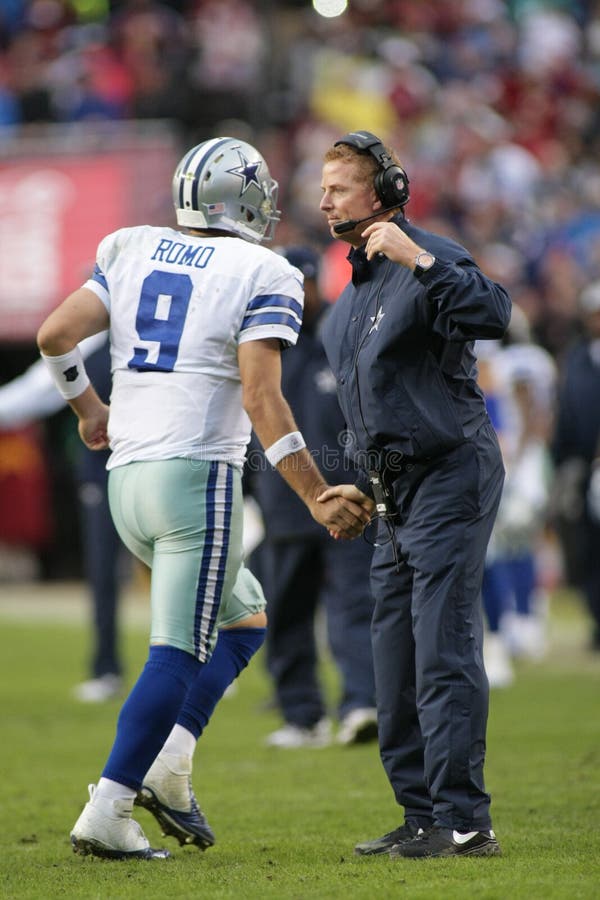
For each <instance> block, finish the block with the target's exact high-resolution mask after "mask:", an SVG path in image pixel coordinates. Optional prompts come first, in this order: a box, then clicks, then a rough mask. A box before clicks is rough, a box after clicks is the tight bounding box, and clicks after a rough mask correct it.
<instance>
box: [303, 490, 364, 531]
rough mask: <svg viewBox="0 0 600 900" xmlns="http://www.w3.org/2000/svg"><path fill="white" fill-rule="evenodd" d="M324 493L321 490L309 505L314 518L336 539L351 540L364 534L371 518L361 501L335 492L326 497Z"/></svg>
mask: <svg viewBox="0 0 600 900" xmlns="http://www.w3.org/2000/svg"><path fill="white" fill-rule="evenodd" d="M328 490H329V489H328ZM324 493H325V492H323V491H320V492H319V495H318V497H317V498H316V500H315V502H313V503H311V504H310V506H309V508H310V511H311V514H312V516H313V518H314V519H316V521H317V522H319V523H320V524H321V525H324V526H325V528H327V530H328V531H329V534H330V535H331V536H332V537H334V538H336V539H337V538H342V539H344V540H351V539H352V538H355V537H358V535H359V534H362V532H363V529H364V527H365V525H366V524H367V522H368V521H369V518H370V517H369V514H368V513H367V512H366V511H365V509H363V507H362V506H361V505H360V504H359V503H355V502H354V501H353V500H351V499H349V498H345V497H341V496H338V495H337V494H335V493H333V494H331V496H330V497H329V498H324Z"/></svg>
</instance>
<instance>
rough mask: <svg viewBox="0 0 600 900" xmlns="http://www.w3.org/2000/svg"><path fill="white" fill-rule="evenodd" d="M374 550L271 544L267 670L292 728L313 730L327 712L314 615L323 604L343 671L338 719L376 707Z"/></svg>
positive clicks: (318, 542) (264, 562)
mask: <svg viewBox="0 0 600 900" xmlns="http://www.w3.org/2000/svg"><path fill="white" fill-rule="evenodd" d="M372 552H373V551H372V548H371V547H370V546H369V545H368V544H367V543H366V542H365V541H363V540H362V539H358V540H356V541H334V540H333V539H332V538H330V537H329V536H327V535H325V534H324V535H323V537H322V538H321V537H315V538H298V539H296V540H289V541H276V542H275V541H269V540H267V541H265V542H264V544H263V545H262V546H261V548H260V569H259V571H260V576H259V577H260V580H261V582H262V586H263V589H264V592H265V597H266V598H267V616H268V620H269V624H268V628H267V638H266V651H267V667H268V670H269V674H270V675H271V677H272V679H273V683H274V687H275V692H276V698H277V702H278V704H279V707H280V709H281V712H282V714H283V717H284V718H285V720H286V722H290V723H293V724H294V725H300V726H301V727H310V726H312V725H314V724H315V723H316V722H318V721H319V719H321V718H322V717H323V716H324V715H325V712H326V709H325V700H324V696H323V691H322V688H321V684H320V680H319V673H318V651H317V643H316V639H315V613H316V611H317V608H318V606H319V604H322V606H323V608H324V610H325V613H326V620H327V637H328V643H329V648H330V650H331V654H332V656H333V659H334V661H335V664H336V667H337V669H338V674H339V678H340V687H341V697H340V700H339V705H338V715H339V717H340V718H343V717H344V716H345V715H346V714H347V713H348V712H350V711H351V710H352V709H358V708H361V707H374V706H375V681H374V674H373V659H372V654H371V640H370V628H371V617H372V615H373V599H372V596H371V592H370V587H369V569H370V564H371V558H372Z"/></svg>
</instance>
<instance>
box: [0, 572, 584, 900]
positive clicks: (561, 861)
mask: <svg viewBox="0 0 600 900" xmlns="http://www.w3.org/2000/svg"><path fill="white" fill-rule="evenodd" d="M125 613H126V615H125V644H126V656H127V660H128V667H129V672H130V674H131V677H132V678H133V676H134V674H135V673H136V672H137V670H138V668H139V667H140V666H141V664H142V661H143V659H144V657H145V634H146V632H145V619H146V609H145V607H144V605H143V602H142V601H140V600H139V598H135V597H134V598H130V599H129V600H128V602H127V606H126V610H125ZM0 625H1V628H2V653H1V654H0V692H1V709H2V718H1V721H2V727H1V749H0V758H1V760H2V766H1V772H2V786H1V788H0V809H1V810H2V816H1V823H2V828H1V833H0V897H1V898H2V900H4V898H10V900H12V898H40V900H46V898H57V897H64V898H102V900H112V898H115V900H117V898H118V900H121V898H147V897H152V898H154V897H156V898H240V900H245V898H259V897H260V898H271V897H272V898H281V900H284V898H285V900H287V898H293V900H301V898H348V900H353V898H364V900H379V898H396V897H399V898H409V900H412V898H427V900H437V898H440V900H454V898H461V900H463V898H465V897H476V898H477V900H518V898H524V900H530V898H533V900H537V898H570V900H575V898H590V900H592V898H594V900H597V898H600V832H599V826H600V658H599V657H598V656H596V657H593V656H592V655H591V654H589V653H588V652H587V651H586V649H585V644H586V638H587V628H586V624H585V622H584V620H583V618H582V616H581V612H580V610H579V606H578V604H577V602H576V601H575V599H574V598H573V597H571V596H569V595H562V596H560V597H556V598H554V599H553V602H552V605H551V621H550V626H551V632H550V634H551V649H550V653H549V655H548V657H547V658H546V659H545V660H544V661H543V662H541V663H537V664H532V663H529V664H525V663H523V664H521V665H520V666H519V670H518V678H517V681H516V683H515V685H514V686H513V687H511V688H509V689H506V690H504V691H497V692H494V693H493V695H492V702H491V715H490V727H489V740H488V764H487V782H488V788H489V789H490V791H491V793H492V795H493V798H494V802H493V813H494V826H495V829H496V832H497V834H498V837H499V840H500V841H501V844H502V847H503V851H504V855H503V857H501V858H498V859H495V858H491V859H479V860H469V859H451V860H429V861H413V860H405V861H391V860H390V859H389V858H387V857H384V858H381V857H378V858H371V859H369V858H358V857H355V856H354V855H353V845H354V843H355V842H356V841H358V840H362V839H366V838H369V837H375V836H377V835H378V834H381V833H383V832H384V831H387V830H389V829H391V828H393V827H395V826H396V825H398V824H399V823H400V821H401V819H402V816H401V813H400V811H399V810H398V809H397V807H396V806H395V804H394V802H393V800H392V796H391V791H390V789H389V787H388V785H387V781H386V779H385V777H384V774H383V771H382V768H381V766H380V763H379V760H378V756H377V750H376V748H375V746H374V745H367V746H363V747H353V748H338V747H331V748H326V749H322V750H303V751H287V752H286V751H277V750H269V749H266V748H264V747H263V746H262V743H261V742H262V738H263V737H264V735H265V734H267V733H268V731H269V730H271V729H272V728H274V727H275V726H276V725H277V724H278V719H277V717H276V716H275V715H274V714H273V713H270V712H264V711H261V704H263V703H264V701H265V700H266V699H267V698H268V696H269V687H268V682H267V680H266V677H265V675H264V672H263V668H262V661H261V660H260V659H259V660H255V661H254V664H253V665H252V666H251V668H250V669H249V670H248V671H246V672H245V673H244V675H243V677H242V679H241V680H240V683H239V690H238V692H237V693H236V694H235V695H234V696H233V697H231V698H227V699H226V700H224V701H223V702H222V704H221V706H220V707H219V709H218V710H217V713H216V714H215V717H214V719H213V721H212V722H211V724H210V726H209V729H208V730H207V732H206V734H205V735H204V737H203V738H202V741H201V744H200V746H199V748H198V752H197V755H196V764H195V774H194V786H195V789H196V793H197V795H198V798H199V800H200V802H201V804H202V806H203V808H204V810H205V812H206V813H207V816H208V818H209V821H210V823H211V825H212V826H213V828H214V830H215V832H216V835H217V844H216V846H215V847H213V848H212V849H210V850H209V851H207V852H206V853H204V854H202V853H200V852H198V851H197V850H196V849H195V848H191V847H186V848H184V849H180V848H179V847H178V845H177V843H176V842H174V841H173V840H172V839H168V840H167V843H166V844H164V842H163V839H162V838H161V836H160V832H159V830H158V827H157V826H156V825H155V823H154V820H153V819H152V818H151V817H150V816H149V814H148V813H147V812H146V811H145V810H140V811H139V813H138V819H139V821H140V822H141V823H142V825H143V827H144V829H145V831H146V834H147V835H148V837H149V838H150V840H151V842H152V844H153V846H169V847H170V849H172V850H173V851H174V852H173V858H172V859H171V860H169V861H167V862H134V861H128V862H105V861H101V860H96V859H92V858H81V857H77V856H75V855H74V854H73V853H72V852H71V849H70V846H69V829H70V827H71V826H72V824H73V823H74V821H75V819H76V818H77V816H78V814H79V812H80V809H81V807H82V805H83V803H84V802H85V800H86V799H87V790H86V786H87V784H88V783H89V782H92V781H95V780H97V778H98V775H99V771H100V768H101V766H102V763H103V761H104V759H105V756H106V753H107V751H108V749H109V746H110V745H111V743H112V738H113V733H114V724H115V718H116V713H117V710H118V704H108V705H104V706H100V707H86V706H83V705H81V704H78V703H77V702H76V701H74V700H72V699H71V698H70V696H69V691H70V688H71V687H72V685H73V684H74V683H75V682H77V681H78V680H81V677H82V675H83V674H84V671H85V661H86V659H87V655H88V641H89V630H88V628H87V625H86V622H85V601H84V600H83V592H82V589H81V587H80V586H77V585H75V586H72V585H69V586H62V585H53V586H52V587H48V588H43V587H42V588H36V589H35V590H32V589H31V588H30V587H29V586H27V585H18V586H11V585H4V586H0ZM324 674H325V677H326V679H327V683H328V687H329V691H330V693H331V694H333V693H334V689H335V684H334V676H333V672H332V670H331V668H330V667H329V666H327V665H326V666H325V670H324Z"/></svg>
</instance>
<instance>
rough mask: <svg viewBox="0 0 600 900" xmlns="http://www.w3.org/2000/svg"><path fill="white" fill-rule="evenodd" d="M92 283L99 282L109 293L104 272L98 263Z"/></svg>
mask: <svg viewBox="0 0 600 900" xmlns="http://www.w3.org/2000/svg"><path fill="white" fill-rule="evenodd" d="M92 281H97V282H98V284H101V285H102V287H103V288H104V290H105V291H108V284H107V281H106V278H105V277H104V272H103V271H102V269H101V268H100V266H99V265H98V263H96V265H95V266H94V272H93V275H92Z"/></svg>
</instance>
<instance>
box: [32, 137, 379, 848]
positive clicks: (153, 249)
mask: <svg viewBox="0 0 600 900" xmlns="http://www.w3.org/2000/svg"><path fill="white" fill-rule="evenodd" d="M276 194H277V184H276V182H275V181H273V179H272V178H271V177H270V174H269V170H268V167H267V164H266V162H265V160H264V159H263V157H262V156H261V155H260V153H258V151H257V150H256V149H255V148H254V147H252V146H251V145H249V144H247V143H245V142H243V141H238V140H235V139H232V138H227V137H221V138H214V139H212V140H210V141H206V142H204V143H203V144H200V145H199V146H197V147H194V148H192V149H191V150H190V151H189V152H188V153H186V155H185V156H184V157H183V159H182V160H181V162H180V163H179V165H178V167H177V169H176V172H175V176H174V180H173V199H174V204H175V208H176V214H177V222H178V225H180V226H182V228H183V229H187V230H184V231H181V230H174V229H172V228H154V227H149V226H140V227H135V228H124V229H121V230H119V231H117V232H115V233H113V234H110V235H108V236H107V237H105V238H104V240H102V241H101V243H100V245H99V248H98V253H97V261H96V267H95V270H94V274H93V276H92V278H91V279H90V280H89V281H87V282H86V283H85V285H84V286H83V287H82V288H80V289H79V290H77V291H75V292H74V293H73V294H71V295H70V296H69V297H68V298H67V299H66V300H65V301H64V302H63V303H62V305H61V306H59V307H58V309H56V310H55V311H54V312H53V313H52V314H51V315H50V316H49V317H48V319H47V320H46V322H45V323H44V324H43V325H42V327H41V328H40V331H39V334H38V343H39V347H40V350H41V352H42V355H43V356H44V358H45V360H46V363H47V365H48V366H49V368H50V370H51V372H52V373H53V377H54V378H55V380H56V384H57V386H58V387H59V390H60V391H61V392H62V394H63V396H64V397H65V398H66V399H67V400H68V401H69V403H70V405H71V406H72V408H73V410H74V412H75V413H76V415H77V416H78V418H79V432H80V435H81V437H82V439H83V441H84V442H85V443H86V445H87V446H88V447H91V448H98V449H103V448H105V447H106V446H107V445H108V443H109V436H110V448H111V450H112V455H111V458H110V461H109V464H108V465H109V469H110V474H109V499H110V505H111V512H112V514H113V517H114V520H115V524H116V526H117V530H118V531H119V534H120V535H121V537H122V539H123V541H124V542H125V544H126V545H127V546H128V547H129V548H130V550H131V551H132V552H133V553H134V554H136V555H137V556H139V558H140V559H142V560H143V561H144V562H145V563H147V564H148V565H149V566H150V567H151V568H152V578H151V587H150V591H151V607H152V625H151V635H150V650H149V656H148V661H147V663H146V665H145V667H144V669H143V671H142V673H141V675H140V677H139V679H138V681H137V683H136V684H135V685H134V687H133V689H132V691H131V693H130V694H129V696H128V698H127V700H126V701H125V703H124V705H123V707H122V709H121V712H120V715H119V718H118V723H117V733H116V738H115V742H114V744H113V747H112V750H111V752H110V755H109V757H108V760H107V762H106V764H105V767H104V770H103V772H102V777H101V778H100V781H99V783H98V785H97V786H91V787H90V801H89V803H87V804H86V806H85V808H84V810H83V812H82V814H81V815H80V817H79V819H78V820H77V822H76V823H75V825H74V827H73V829H72V833H71V841H72V845H73V848H74V850H75V851H76V852H79V853H84V854H85V853H93V854H95V855H98V856H106V857H111V858H115V857H116V858H123V857H141V858H144V859H151V858H165V857H167V856H168V855H169V854H168V852H167V851H166V850H154V849H153V848H151V847H150V846H149V842H148V840H147V839H146V837H145V835H144V834H143V832H142V830H141V828H140V826H139V825H138V824H137V822H135V821H134V820H133V819H132V817H131V816H132V811H133V804H134V801H135V800H136V798H137V801H138V802H140V803H141V804H142V805H144V806H147V807H148V808H149V809H150V810H151V811H152V812H153V813H154V814H155V815H156V817H157V819H158V820H159V822H160V823H161V825H162V826H163V830H164V831H168V830H169V828H171V827H172V826H173V823H175V826H176V828H175V830H174V832H173V833H175V835H176V836H177V837H178V838H179V839H180V840H182V839H183V840H188V841H190V842H195V843H197V844H198V846H200V847H201V848H204V847H206V846H209V845H210V844H212V843H213V842H214V836H213V835H212V831H211V830H210V828H209V827H208V824H207V823H206V820H205V819H204V817H203V815H202V813H201V811H200V809H199V808H198V805H197V802H196V799H195V797H194V794H193V792H192V789H191V777H190V776H191V767H192V755H193V752H194V749H195V745H196V740H197V737H198V736H199V734H200V733H201V731H202V728H203V727H204V726H205V725H206V723H207V721H208V719H209V718H210V715H211V713H212V711H213V709H214V707H215V704H216V703H217V702H218V700H219V699H220V697H221V696H222V695H223V693H224V690H225V689H226V688H227V686H228V685H229V684H230V683H231V681H233V679H234V678H235V677H236V676H237V674H238V673H239V672H240V670H241V669H242V668H244V666H246V665H247V664H248V662H249V660H250V659H251V657H252V656H253V655H254V654H255V653H256V651H257V650H258V648H259V647H260V646H261V644H262V642H263V640H264V634H265V626H266V616H265V613H264V606H265V601H264V596H263V593H262V590H261V588H260V585H259V584H258V582H257V581H256V579H255V578H254V576H252V575H251V573H250V572H249V570H248V569H246V568H245V567H244V565H243V562H242V504H243V501H242V489H241V469H242V466H243V463H244V457H245V450H246V446H247V444H248V441H249V439H250V432H251V427H253V428H254V431H255V432H256V434H257V436H258V438H259V440H260V441H261V443H262V445H263V447H265V448H266V451H265V452H266V455H267V458H268V459H269V461H270V463H271V464H272V465H273V466H276V467H277V468H278V469H279V471H280V472H281V474H282V475H283V477H284V478H285V479H286V481H287V482H288V483H289V484H290V486H291V487H292V488H293V489H294V490H295V491H297V493H298V494H299V495H300V496H301V497H302V499H303V500H304V502H305V503H306V504H307V506H308V507H309V509H310V510H311V513H312V514H313V516H314V517H315V518H316V519H317V520H318V521H319V522H321V524H322V525H324V526H325V527H326V528H327V529H328V530H329V531H330V532H331V533H332V534H333V535H337V536H339V537H348V538H350V537H354V536H355V535H357V534H359V533H360V531H361V530H362V527H363V524H364V522H365V520H366V519H367V518H368V513H367V512H366V511H365V510H364V509H363V508H362V507H361V506H360V505H357V504H355V503H354V502H353V501H348V500H345V499H340V498H332V499H330V500H326V501H324V502H318V498H319V497H320V495H321V494H322V493H323V491H324V490H325V488H326V482H325V480H324V479H323V477H322V475H321V473H320V472H319V470H318V469H317V467H316V465H315V464H314V461H313V459H312V456H311V454H310V452H309V451H308V449H307V448H306V445H305V442H304V440H303V438H302V435H301V434H300V433H299V432H298V430H297V428H296V425H295V422H294V419H293V417H292V415H291V412H290V409H289V406H288V405H287V403H286V401H285V399H284V398H283V395H282V394H281V389H280V380H281V360H280V352H281V347H282V346H287V345H291V344H294V343H295V342H296V339H297V337H298V332H299V330H300V325H301V318H302V299H303V297H302V276H301V273H299V272H298V271H297V270H296V269H294V268H293V267H291V266H290V265H289V263H287V261H286V260H284V259H283V258H282V257H281V256H278V255H277V254H275V253H273V252H272V251H270V250H268V249H266V248H263V247H259V246H256V245H257V244H260V243H261V241H263V240H266V239H269V238H270V237H271V235H272V232H273V229H274V226H275V224H276V222H277V221H278V218H279V216H278V211H277V210H276ZM107 327H110V343H111V357H112V371H113V390H112V394H111V404H110V413H109V407H107V406H106V405H104V404H103V403H102V402H101V401H100V399H99V398H98V395H97V394H96V392H95V391H94V389H93V387H92V386H91V384H90V383H89V379H88V377H87V374H86V371H85V366H84V363H83V360H82V358H81V354H80V352H79V351H78V349H77V345H78V343H79V342H80V341H81V340H82V339H83V338H85V337H88V336H89V335H91V334H94V333H96V332H98V331H101V330H103V329H106V328H107ZM217 626H218V627H219V628H220V632H219V639H218V642H217V646H216V649H215V652H214V653H213V654H212V657H211V653H212V649H213V646H214V642H215V637H216V630H217ZM209 660H210V662H209ZM165 741H166V743H165ZM157 757H158V758H157ZM165 823H166V824H167V826H168V827H165ZM186 831H187V834H186Z"/></svg>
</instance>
